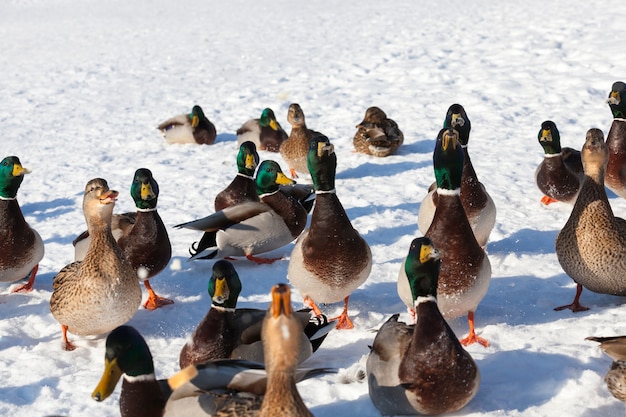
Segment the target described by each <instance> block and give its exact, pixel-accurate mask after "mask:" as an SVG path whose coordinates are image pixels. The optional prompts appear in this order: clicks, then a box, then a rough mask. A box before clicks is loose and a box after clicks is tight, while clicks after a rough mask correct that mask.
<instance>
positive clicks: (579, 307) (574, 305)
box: [554, 284, 589, 313]
mask: <svg viewBox="0 0 626 417" xmlns="http://www.w3.org/2000/svg"><path fill="white" fill-rule="evenodd" d="M582 292H583V286H582V285H580V284H576V295H575V296H574V301H572V304H567V305H564V306H560V307H556V308H555V309H554V311H561V310H565V309H566V308H568V309H570V310H572V311H573V312H574V313H578V312H579V311H587V310H589V307H585V306H583V305H581V304H580V294H582Z"/></svg>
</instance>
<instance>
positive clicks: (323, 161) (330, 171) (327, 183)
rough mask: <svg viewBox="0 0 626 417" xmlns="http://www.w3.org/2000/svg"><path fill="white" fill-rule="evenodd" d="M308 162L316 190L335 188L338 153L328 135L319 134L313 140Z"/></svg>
mask: <svg viewBox="0 0 626 417" xmlns="http://www.w3.org/2000/svg"><path fill="white" fill-rule="evenodd" d="M307 164H308V166H309V172H310V174H311V178H312V179H313V186H314V187H315V191H330V190H333V189H334V188H335V174H336V171H337V154H336V153H335V147H334V146H333V144H332V143H330V140H329V139H328V138H327V137H326V136H324V135H318V136H316V137H314V138H313V139H312V140H311V144H310V147H309V153H308V154H307Z"/></svg>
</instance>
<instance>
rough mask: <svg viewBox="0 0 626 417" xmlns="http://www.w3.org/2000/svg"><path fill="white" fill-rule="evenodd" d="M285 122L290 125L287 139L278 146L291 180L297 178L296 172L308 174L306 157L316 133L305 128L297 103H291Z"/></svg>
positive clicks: (302, 115)
mask: <svg viewBox="0 0 626 417" xmlns="http://www.w3.org/2000/svg"><path fill="white" fill-rule="evenodd" d="M287 121H288V122H289V124H290V125H291V132H290V133H289V137H288V138H287V140H285V141H284V142H283V143H282V144H281V145H280V154H281V155H282V157H283V159H284V160H285V162H286V163H287V165H289V172H290V174H291V178H298V174H297V172H299V173H301V174H308V173H309V167H308V165H307V161H306V159H307V155H308V153H309V147H310V144H311V139H313V137H314V136H317V135H319V133H318V132H316V131H314V130H311V129H309V128H307V126H306V121H305V118H304V112H303V111H302V108H301V107H300V105H299V104H298V103H291V105H289V111H288V112H287Z"/></svg>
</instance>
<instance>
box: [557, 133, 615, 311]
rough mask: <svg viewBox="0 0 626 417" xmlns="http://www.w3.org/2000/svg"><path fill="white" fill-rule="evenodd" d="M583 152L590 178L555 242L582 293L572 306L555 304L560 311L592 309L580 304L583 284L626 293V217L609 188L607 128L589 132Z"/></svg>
mask: <svg viewBox="0 0 626 417" xmlns="http://www.w3.org/2000/svg"><path fill="white" fill-rule="evenodd" d="M581 156H582V161H583V169H584V172H585V178H584V180H583V183H582V185H581V188H580V192H579V193H578V198H577V199H576V203H574V207H573V208H572V212H571V214H570V216H569V218H568V220H567V222H566V223H565V225H564V226H563V228H561V230H560V231H559V232H558V234H557V236H556V242H555V250H556V257H557V259H558V261H559V264H560V265H561V268H563V271H565V273H566V274H567V275H568V276H569V277H570V278H571V279H572V280H573V281H574V282H575V283H576V295H575V296H574V300H573V302H572V303H571V304H567V305H563V306H560V307H557V308H555V310H557V311H560V310H564V309H569V310H572V311H573V312H579V311H585V310H588V308H587V307H585V306H583V305H581V303H580V296H581V294H582V291H583V288H587V289H588V290H590V291H593V292H597V293H601V294H612V295H621V296H624V295H626V281H625V280H624V279H623V277H624V274H626V266H625V262H624V260H626V221H624V219H622V218H620V217H616V216H615V215H614V214H613V210H612V209H611V206H610V204H609V200H608V198H607V195H606V190H605V188H604V178H605V172H606V167H607V162H608V160H609V149H608V147H607V145H606V143H605V142H604V133H603V132H602V130H600V129H597V128H592V129H589V130H588V131H587V133H586V136H585V144H584V145H583V147H582V151H581Z"/></svg>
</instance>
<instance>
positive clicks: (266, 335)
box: [92, 284, 333, 417]
mask: <svg viewBox="0 0 626 417" xmlns="http://www.w3.org/2000/svg"><path fill="white" fill-rule="evenodd" d="M290 296H291V295H290V290H289V287H288V286H287V285H285V284H278V285H276V286H274V287H273V288H272V292H271V300H272V301H271V304H270V307H269V309H268V310H267V313H266V317H265V319H264V323H263V334H262V337H263V348H264V350H265V356H266V358H267V359H266V363H265V366H263V364H258V363H255V362H250V361H241V360H221V361H209V362H207V363H204V364H201V365H191V366H188V367H186V368H185V369H183V370H182V371H180V372H179V373H178V374H176V375H174V376H172V377H170V378H168V379H167V380H166V381H159V380H157V379H156V375H155V369H154V362H153V358H152V353H151V352H150V348H149V347H148V345H147V343H146V341H145V339H144V338H143V336H141V334H140V333H139V332H138V331H137V330H136V329H135V328H133V327H131V326H120V327H119V328H116V329H115V330H114V331H112V332H111V333H110V334H109V335H108V336H107V340H106V353H105V361H104V362H105V367H104V372H103V374H102V378H101V379H100V382H99V383H98V385H97V386H96V388H95V390H94V391H93V393H92V398H93V399H94V400H96V401H104V400H105V399H106V398H108V397H109V396H110V395H111V394H112V393H113V391H114V390H115V386H116V385H117V383H118V382H119V380H120V379H121V378H122V376H124V380H123V383H122V391H121V393H120V397H119V404H120V414H121V417H134V416H138V415H141V416H143V417H174V416H187V417H201V416H211V415H235V416H276V415H288V416H310V415H311V414H310V412H309V411H308V409H307V408H306V405H305V404H304V403H303V401H302V397H300V394H299V393H298V390H297V387H296V382H299V381H301V380H304V379H307V378H311V377H313V376H316V375H319V374H321V373H328V372H333V370H331V369H328V368H297V355H296V354H295V352H298V350H299V347H298V344H299V342H300V339H299V338H297V337H291V335H293V334H297V333H298V332H300V331H302V328H301V324H300V321H299V320H298V319H296V318H295V316H294V315H293V314H292V313H293V310H292V307H291V299H290ZM264 369H266V372H263V370H264ZM227 413H231V414H227Z"/></svg>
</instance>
